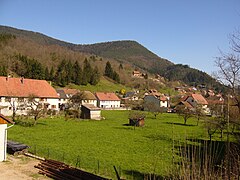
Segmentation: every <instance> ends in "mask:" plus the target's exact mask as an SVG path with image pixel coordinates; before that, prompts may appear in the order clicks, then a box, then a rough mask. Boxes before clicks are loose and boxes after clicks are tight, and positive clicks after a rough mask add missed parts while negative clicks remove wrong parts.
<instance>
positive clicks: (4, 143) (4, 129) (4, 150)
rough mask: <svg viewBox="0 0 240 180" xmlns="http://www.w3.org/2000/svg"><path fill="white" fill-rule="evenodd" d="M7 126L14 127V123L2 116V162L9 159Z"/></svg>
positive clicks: (0, 120)
mask: <svg viewBox="0 0 240 180" xmlns="http://www.w3.org/2000/svg"><path fill="white" fill-rule="evenodd" d="M7 124H12V125H14V122H13V121H12V120H10V119H8V118H6V117H5V116H3V115H2V114H0V161H6V159H7V129H8V128H10V127H12V126H9V127H7Z"/></svg>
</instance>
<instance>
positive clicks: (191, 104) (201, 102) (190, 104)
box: [180, 94, 210, 114]
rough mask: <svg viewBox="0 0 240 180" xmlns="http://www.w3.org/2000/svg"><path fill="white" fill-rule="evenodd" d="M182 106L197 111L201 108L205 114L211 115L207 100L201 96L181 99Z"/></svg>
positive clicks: (192, 95)
mask: <svg viewBox="0 0 240 180" xmlns="http://www.w3.org/2000/svg"><path fill="white" fill-rule="evenodd" d="M180 103H181V104H183V105H185V106H186V107H187V108H189V109H191V110H196V108H197V107H200V108H201V109H202V111H203V112H204V113H205V114H210V110H209V108H208V102H207V100H206V99H205V98H204V97H203V96H202V95H201V94H191V95H188V96H185V97H183V98H182V99H181V102H180Z"/></svg>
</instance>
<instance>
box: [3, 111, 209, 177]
mask: <svg viewBox="0 0 240 180" xmlns="http://www.w3.org/2000/svg"><path fill="white" fill-rule="evenodd" d="M128 113H129V112H128V111H102V116H103V117H105V120H102V121H93V120H67V121H66V120H65V119H64V117H55V118H52V119H51V118H48V119H40V120H39V122H38V124H37V125H36V126H34V127H22V126H19V125H15V126H14V127H12V128H10V129H9V131H8V139H11V140H15V141H18V142H22V143H25V144H27V145H29V146H31V149H30V151H31V152H33V153H37V154H39V155H41V156H45V157H50V158H54V159H57V160H60V161H64V162H66V163H69V164H71V165H73V166H76V165H77V166H78V167H80V168H83V169H86V170H87V171H90V172H94V173H98V174H101V175H103V176H107V177H110V178H115V177H116V176H115V174H114V169H113V166H116V167H117V169H118V170H119V172H120V174H121V176H122V177H125V178H127V179H129V178H131V177H133V176H134V178H135V179H138V177H139V178H140V179H141V178H142V177H143V176H144V174H148V173H154V174H157V175H159V176H164V175H167V174H168V173H169V172H170V170H171V167H172V160H173V157H174V159H175V160H176V159H177V155H176V154H175V153H174V152H173V151H172V147H173V145H174V144H175V143H176V142H184V141H185V139H186V138H206V137H207V134H206V133H205V131H204V130H203V128H202V127H201V125H199V126H196V120H195V119H190V120H188V122H187V124H188V125H187V126H184V125H183V124H182V123H183V119H181V118H179V117H178V116H177V115H176V114H161V115H158V116H157V119H155V118H154V116H153V115H152V114H149V113H147V114H146V115H147V116H146V118H145V126H144V127H136V128H135V129H134V127H131V126H127V125H126V124H127V123H128ZM173 140H174V141H173ZM173 154H174V155H173Z"/></svg>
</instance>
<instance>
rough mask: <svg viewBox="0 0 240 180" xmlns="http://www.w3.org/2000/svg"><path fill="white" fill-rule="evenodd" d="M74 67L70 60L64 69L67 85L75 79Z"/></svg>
mask: <svg viewBox="0 0 240 180" xmlns="http://www.w3.org/2000/svg"><path fill="white" fill-rule="evenodd" d="M72 69H73V65H72V63H71V61H70V60H68V62H67V64H66V66H65V67H64V74H65V79H66V83H67V84H69V83H70V82H71V81H72V79H73V71H72Z"/></svg>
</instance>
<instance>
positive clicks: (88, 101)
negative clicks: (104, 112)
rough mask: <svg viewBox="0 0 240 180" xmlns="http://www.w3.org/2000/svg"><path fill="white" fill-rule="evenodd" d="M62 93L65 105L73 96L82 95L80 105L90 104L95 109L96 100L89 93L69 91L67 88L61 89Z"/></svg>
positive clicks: (76, 90)
mask: <svg viewBox="0 0 240 180" xmlns="http://www.w3.org/2000/svg"><path fill="white" fill-rule="evenodd" d="M62 90H63V93H65V96H66V97H67V100H66V101H65V103H66V104H67V103H68V102H69V99H70V98H71V97H72V96H74V95H75V94H77V93H83V99H82V102H81V104H82V105H84V104H92V105H94V106H95V107H97V98H96V96H95V95H94V94H93V93H91V92H90V91H80V90H78V89H69V88H64V89H62Z"/></svg>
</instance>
